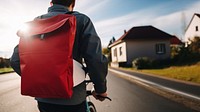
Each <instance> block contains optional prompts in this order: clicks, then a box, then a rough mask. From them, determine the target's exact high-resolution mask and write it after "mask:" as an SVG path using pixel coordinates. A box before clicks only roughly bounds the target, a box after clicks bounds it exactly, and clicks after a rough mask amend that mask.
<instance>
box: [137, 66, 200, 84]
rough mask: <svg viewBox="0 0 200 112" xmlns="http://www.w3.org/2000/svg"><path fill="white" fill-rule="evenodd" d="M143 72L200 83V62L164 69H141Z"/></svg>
mask: <svg viewBox="0 0 200 112" xmlns="http://www.w3.org/2000/svg"><path fill="white" fill-rule="evenodd" d="M140 71H141V72H145V73H150V74H155V75H160V76H165V77H169V78H174V79H179V80H184V81H191V82H195V83H200V63H199V64H196V65H191V66H173V67H169V68H164V69H151V70H140Z"/></svg>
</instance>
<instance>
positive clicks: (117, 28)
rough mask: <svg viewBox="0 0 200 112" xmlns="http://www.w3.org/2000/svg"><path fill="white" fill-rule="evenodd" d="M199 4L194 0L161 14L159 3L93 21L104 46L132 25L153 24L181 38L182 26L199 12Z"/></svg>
mask: <svg viewBox="0 0 200 112" xmlns="http://www.w3.org/2000/svg"><path fill="white" fill-rule="evenodd" d="M199 6H200V2H196V3H194V4H192V5H188V6H187V7H185V8H184V9H183V10H177V11H175V12H171V13H166V14H163V12H162V13H160V12H159V11H160V9H162V8H161V7H164V5H162V6H161V5H160V6H158V7H150V8H148V9H143V10H140V11H137V12H133V13H130V14H127V15H123V16H121V17H116V18H111V19H107V20H101V21H97V22H95V26H96V29H97V32H99V35H100V37H101V40H102V41H103V45H104V46H106V45H107V44H108V42H109V40H110V39H111V38H112V36H115V37H116V38H117V39H118V38H119V37H120V36H122V35H123V31H124V29H126V30H129V29H130V28H132V27H134V26H144V25H153V26H155V27H157V28H159V29H161V30H163V31H165V32H167V33H169V34H172V35H177V36H179V37H180V38H183V31H184V28H183V27H186V25H188V23H189V21H190V19H191V18H192V15H193V14H194V13H196V12H200V9H199ZM184 21H185V23H184ZM184 24H185V25H184Z"/></svg>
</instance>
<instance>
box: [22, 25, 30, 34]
mask: <svg viewBox="0 0 200 112" xmlns="http://www.w3.org/2000/svg"><path fill="white" fill-rule="evenodd" d="M29 29H30V27H29V26H28V25H27V24H23V25H22V26H21V28H20V31H22V32H24V33H26V32H28V31H29Z"/></svg>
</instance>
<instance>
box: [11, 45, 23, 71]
mask: <svg viewBox="0 0 200 112" xmlns="http://www.w3.org/2000/svg"><path fill="white" fill-rule="evenodd" d="M10 64H11V67H12V68H13V69H14V71H15V72H16V73H17V74H19V75H21V71H20V58H19V50H18V45H17V46H16V47H15V48H14V52H13V54H12V56H11V58H10Z"/></svg>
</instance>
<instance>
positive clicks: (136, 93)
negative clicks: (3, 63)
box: [0, 72, 194, 112]
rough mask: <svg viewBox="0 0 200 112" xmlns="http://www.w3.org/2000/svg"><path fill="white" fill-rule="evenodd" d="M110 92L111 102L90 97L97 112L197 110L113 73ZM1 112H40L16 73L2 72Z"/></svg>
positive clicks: (0, 88) (187, 111)
mask: <svg viewBox="0 0 200 112" xmlns="http://www.w3.org/2000/svg"><path fill="white" fill-rule="evenodd" d="M108 94H109V96H110V97H111V98H112V101H111V102H110V101H104V102H99V101H96V100H94V99H93V98H91V99H92V101H93V102H94V104H95V106H96V108H97V110H98V112H194V111H192V110H190V109H189V108H186V107H185V106H183V105H181V104H178V103H175V102H173V101H170V100H168V99H165V98H163V97H160V96H158V95H156V94H154V93H152V92H150V91H148V90H146V89H144V88H142V87H141V86H138V85H136V84H134V83H131V82H129V81H127V80H124V79H121V78H119V77H117V76H115V75H114V73H112V72H109V75H108ZM0 112H38V110H37V104H36V102H35V101H34V98H31V97H24V96H21V95H20V77H19V76H17V75H16V74H15V73H10V74H5V75H0Z"/></svg>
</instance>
